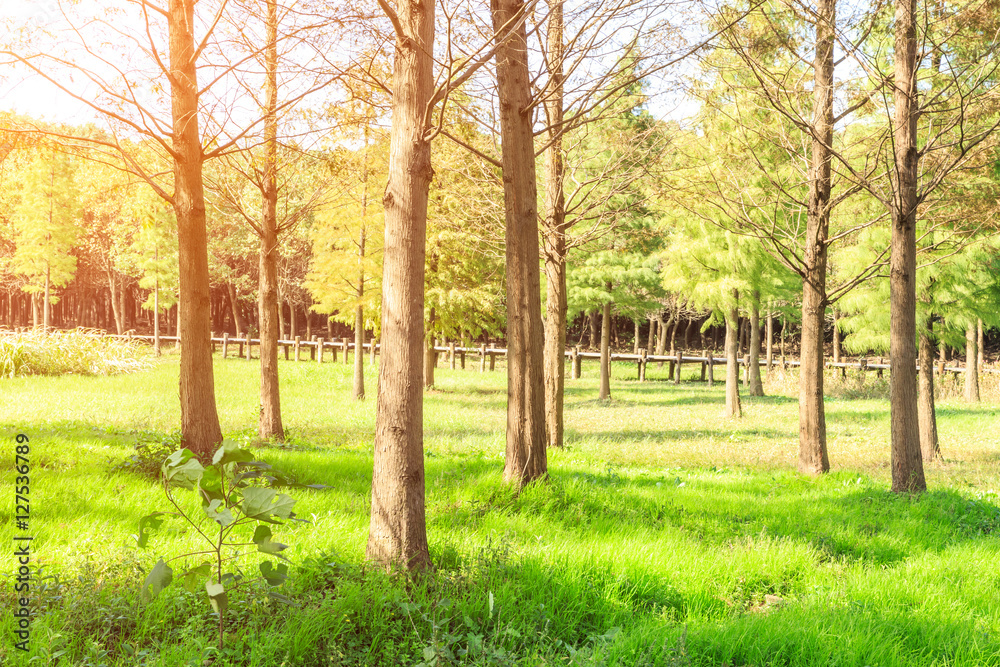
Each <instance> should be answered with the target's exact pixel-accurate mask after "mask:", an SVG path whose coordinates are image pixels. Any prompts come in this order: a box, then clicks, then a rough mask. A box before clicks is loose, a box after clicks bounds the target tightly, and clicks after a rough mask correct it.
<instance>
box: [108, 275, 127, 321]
mask: <svg viewBox="0 0 1000 667" xmlns="http://www.w3.org/2000/svg"><path fill="white" fill-rule="evenodd" d="M108 289H109V290H110V292H109V293H110V294H111V313H112V314H113V315H114V320H115V333H117V334H118V335H119V336H121V335H122V334H123V333H125V329H124V327H123V326H122V313H121V310H120V309H119V307H118V303H119V300H118V287H117V285H115V275H114V272H113V271H111V270H108Z"/></svg>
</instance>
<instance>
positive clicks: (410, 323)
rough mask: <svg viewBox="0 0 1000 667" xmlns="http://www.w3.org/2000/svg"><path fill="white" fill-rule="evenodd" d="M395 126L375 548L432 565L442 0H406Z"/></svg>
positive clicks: (401, 3)
mask: <svg viewBox="0 0 1000 667" xmlns="http://www.w3.org/2000/svg"><path fill="white" fill-rule="evenodd" d="M396 13H397V17H396V23H397V25H398V29H400V30H402V31H403V34H397V35H396V52H395V63H394V67H393V85H392V90H393V96H392V130H391V139H390V147H389V181H388V184H387V186H386V189H385V195H384V197H383V199H382V204H383V207H384V209H385V249H384V251H383V263H382V266H383V268H382V285H383V287H382V363H381V364H380V365H379V383H378V398H377V400H376V412H375V460H374V469H373V472H372V510H371V524H370V529H369V533H368V547H367V550H366V555H367V558H368V559H369V560H372V561H375V562H377V563H379V564H381V565H383V566H385V567H392V566H397V567H402V568H405V569H410V570H412V569H423V568H426V567H429V566H430V553H429V551H428V548H427V527H426V523H425V513H424V443H423V439H424V438H423V435H424V434H423V398H424V395H423V389H422V388H421V386H420V381H419V378H420V376H421V371H422V369H421V361H422V359H423V352H424V350H423V347H424V260H425V256H426V248H427V198H428V189H429V187H430V182H431V178H432V177H433V173H434V172H433V169H432V168H431V146H430V143H429V142H428V140H427V134H426V133H427V125H426V117H427V116H428V113H427V112H428V109H427V105H428V104H429V103H430V100H431V96H432V94H433V90H434V71H433V63H434V3H432V2H417V1H416V0H397V2H396Z"/></svg>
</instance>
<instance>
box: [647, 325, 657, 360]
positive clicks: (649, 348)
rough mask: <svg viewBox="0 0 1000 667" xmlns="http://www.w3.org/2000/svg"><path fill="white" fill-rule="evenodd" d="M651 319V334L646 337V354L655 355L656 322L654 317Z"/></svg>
mask: <svg viewBox="0 0 1000 667" xmlns="http://www.w3.org/2000/svg"><path fill="white" fill-rule="evenodd" d="M648 319H649V333H648V334H647V335H646V352H647V353H648V354H652V353H653V341H654V340H656V338H655V336H656V320H654V319H653V318H652V317H650V318H648Z"/></svg>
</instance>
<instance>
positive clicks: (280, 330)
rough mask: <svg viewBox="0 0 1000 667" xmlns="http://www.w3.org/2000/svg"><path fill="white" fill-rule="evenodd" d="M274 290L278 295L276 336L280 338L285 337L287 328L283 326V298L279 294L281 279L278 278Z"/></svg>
mask: <svg viewBox="0 0 1000 667" xmlns="http://www.w3.org/2000/svg"><path fill="white" fill-rule="evenodd" d="M275 291H276V292H277V295H278V336H279V337H280V338H282V339H284V338H285V335H286V332H287V331H288V329H287V328H286V326H285V298H284V296H282V294H281V279H280V278H279V279H278V284H277V286H276V287H275Z"/></svg>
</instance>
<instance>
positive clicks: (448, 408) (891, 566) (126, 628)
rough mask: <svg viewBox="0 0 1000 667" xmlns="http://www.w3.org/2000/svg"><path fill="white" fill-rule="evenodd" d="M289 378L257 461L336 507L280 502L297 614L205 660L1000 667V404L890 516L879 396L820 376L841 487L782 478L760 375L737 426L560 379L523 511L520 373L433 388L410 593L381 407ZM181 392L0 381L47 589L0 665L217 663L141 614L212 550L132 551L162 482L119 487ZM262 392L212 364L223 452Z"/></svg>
mask: <svg viewBox="0 0 1000 667" xmlns="http://www.w3.org/2000/svg"><path fill="white" fill-rule="evenodd" d="M475 366H476V365H475V364H473V367H475ZM280 370H281V374H282V384H283V387H282V392H283V393H282V402H283V411H284V417H285V423H286V426H287V427H288V431H289V434H290V436H291V437H290V440H289V444H288V445H287V446H284V447H266V448H262V449H261V450H260V451H259V455H260V457H261V458H262V459H264V460H266V461H268V462H269V463H270V464H272V465H273V466H274V467H275V469H277V470H279V471H281V472H282V473H283V474H285V475H287V476H289V477H292V478H294V479H295V480H297V481H298V482H301V483H304V484H313V483H318V484H325V485H329V486H330V487H331V488H329V489H326V490H320V491H315V490H307V489H298V488H294V489H290V490H288V491H287V492H288V493H289V494H290V495H292V496H293V497H295V498H296V499H297V500H298V503H297V505H296V511H297V512H298V514H299V516H300V517H303V518H306V519H309V523H296V524H288V525H284V526H276V527H275V536H276V539H279V540H281V541H283V542H286V543H288V544H290V545H291V549H289V551H288V552H286V553H290V557H291V559H292V561H293V563H294V565H293V567H292V568H291V574H292V576H291V578H290V580H289V582H288V584H286V589H287V590H286V591H285V593H286V594H287V595H289V596H290V597H291V598H292V599H293V601H294V602H295V605H296V606H287V605H283V604H280V603H277V602H273V601H271V600H269V599H267V597H266V596H265V594H264V591H262V590H260V589H259V588H252V589H248V590H246V591H244V592H240V593H238V594H237V595H236V596H235V597H234V598H233V599H231V600H230V609H229V611H228V612H227V618H228V623H229V624H230V626H231V628H232V629H231V632H230V634H229V635H228V636H227V647H228V648H229V652H228V653H227V655H226V656H224V657H223V658H222V659H220V660H219V661H217V662H216V664H231V665H259V666H272V665H273V666H275V667H278V666H281V665H287V666H289V667H291V666H296V665H309V666H312V665H315V666H319V665H361V664H366V665H367V664H371V665H385V666H390V665H418V664H422V665H427V666H430V665H450V664H479V665H719V666H721V665H728V666H732V667H736V666H741V665H845V666H846V665H857V666H859V667H862V666H864V665H871V666H873V667H874V666H880V667H888V666H890V665H899V666H911V665H942V666H943V665H1000V569H998V567H997V563H998V562H1000V538H998V536H997V535H998V532H1000V530H998V529H1000V510H998V507H997V503H998V498H997V489H1000V415H998V406H997V404H996V403H990V402H986V403H983V404H981V405H978V406H968V405H965V404H963V403H962V402H961V401H959V400H958V399H955V398H948V397H945V398H943V399H942V401H941V404H940V412H939V415H938V420H939V421H938V424H939V431H940V434H941V440H942V452H943V460H942V461H941V462H939V463H934V464H932V465H930V466H928V467H927V477H928V486H929V488H930V489H931V490H930V491H929V492H928V493H926V494H924V495H923V496H920V497H906V496H902V497H898V496H893V495H892V494H890V493H888V492H887V488H888V484H889V480H888V476H889V470H888V459H889V447H888V402H887V400H886V398H885V394H886V387H885V385H884V383H879V382H877V381H876V380H875V378H874V377H871V378H869V379H868V380H867V384H865V385H861V384H859V383H858V381H857V380H856V379H854V378H849V379H848V380H846V381H844V382H841V381H839V380H834V379H833V377H832V376H831V380H830V383H831V384H832V386H831V387H830V393H831V396H832V397H831V398H830V399H829V401H828V403H827V426H828V441H829V449H830V460H831V464H832V466H833V471H832V472H831V473H830V474H829V475H827V476H825V477H823V478H822V479H808V478H804V477H801V476H799V475H797V474H796V473H795V472H794V466H795V462H796V460H797V451H796V448H797V414H798V410H797V405H798V404H797V400H796V399H795V398H794V397H793V396H794V387H793V380H792V379H791V378H780V377H774V378H769V381H768V386H769V391H770V392H771V393H773V395H772V396H769V397H766V398H759V399H751V398H744V407H745V416H744V417H743V419H741V420H736V421H732V420H727V419H724V418H723V417H722V416H721V412H722V407H723V402H724V396H723V390H722V386H721V384H718V383H717V384H716V386H715V387H714V388H711V389H709V388H708V387H706V386H704V385H703V384H701V383H696V382H685V383H683V384H682V385H680V386H675V385H674V384H672V383H668V382H666V381H664V380H663V378H662V376H663V375H665V369H663V370H657V369H654V368H651V369H650V376H651V377H652V378H653V379H654V381H651V382H647V383H644V384H639V383H637V382H635V380H634V379H633V378H634V368H633V367H632V366H630V365H624V364H623V365H621V366H616V368H615V369H614V371H615V382H614V383H613V385H612V393H613V400H612V401H611V402H610V403H608V404H601V403H599V402H598V401H597V400H596V397H597V382H596V377H595V372H596V364H589V365H585V366H584V370H585V375H584V378H583V379H582V380H578V381H570V382H569V383H568V384H569V387H568V389H567V406H566V429H567V437H566V441H567V447H566V448H565V449H564V450H562V451H552V452H550V453H549V468H550V473H551V479H550V480H549V481H548V482H547V483H545V484H540V485H536V486H532V487H529V488H527V489H525V490H524V491H522V492H521V493H520V494H514V493H513V492H512V491H511V490H510V489H508V488H505V487H504V486H503V485H502V484H501V480H500V474H501V470H502V466H503V450H504V433H503V427H504V424H505V409H504V404H505V387H506V379H505V374H504V373H503V372H500V370H499V368H498V372H495V373H485V374H481V373H478V372H476V371H475V370H469V371H450V370H445V369H438V371H437V376H436V379H437V388H436V389H435V390H434V391H430V392H428V393H427V395H426V396H427V400H426V407H425V449H426V462H427V471H426V478H427V512H428V533H429V541H430V546H431V554H432V558H433V559H434V562H435V565H436V569H435V572H434V573H433V574H430V575H427V576H424V577H421V578H419V579H414V580H406V579H404V578H400V577H392V576H388V575H385V574H383V573H381V572H379V571H377V570H373V569H370V568H368V567H366V566H365V564H364V560H363V555H364V546H365V541H366V539H367V525H368V512H369V497H370V479H371V469H372V455H371V451H370V450H371V438H372V432H373V429H374V404H375V401H374V400H373V399H369V400H368V401H367V402H364V403H361V404H357V403H354V402H352V401H351V400H350V398H349V395H350V373H349V367H347V366H344V365H342V364H323V365H319V364H316V363H298V364H295V363H293V362H282V364H281V369H280ZM657 374H659V375H660V376H661V377H660V378H659V381H656V379H657ZM176 378H177V362H176V358H175V357H168V358H166V359H165V360H164V361H163V362H162V363H160V364H158V365H156V367H154V368H153V369H152V370H148V371H143V372H141V373H139V374H135V375H128V376H115V377H78V376H62V377H32V378H15V379H5V380H0V440H2V442H3V443H4V444H3V457H4V460H3V463H2V465H0V474H2V476H3V478H2V482H0V489H2V495H3V499H2V501H0V502H2V505H0V506H2V507H3V511H2V512H0V542H2V544H3V549H4V550H5V552H6V553H8V554H10V553H11V552H12V551H13V548H12V547H11V546H10V545H12V543H13V542H12V537H13V535H14V534H15V533H14V525H13V520H12V516H11V515H12V509H13V495H14V486H13V481H14V476H15V472H14V470H13V465H12V464H13V435H14V434H15V433H18V432H24V433H27V434H28V435H29V436H30V437H31V447H32V450H31V465H32V476H31V498H32V508H31V509H32V514H31V534H32V536H33V537H34V538H35V539H34V542H33V546H32V549H33V553H34V557H35V561H34V563H35V564H36V565H37V566H38V571H37V580H36V582H35V586H36V588H35V590H34V591H33V600H32V605H33V612H34V614H35V620H34V622H33V625H32V639H31V651H30V652H29V653H27V654H25V653H22V652H20V651H15V650H14V648H13V646H14V643H15V641H16V639H15V638H14V635H13V631H14V629H15V627H14V623H13V618H12V616H11V614H10V613H7V612H6V611H5V612H4V614H3V616H2V617H0V664H3V665H8V664H9V665H26V664H39V665H57V664H58V665H123V666H124V665H200V664H202V660H203V659H204V657H205V656H206V655H208V653H209V652H210V649H209V647H210V646H211V645H212V644H213V641H214V635H213V627H214V614H213V612H212V611H211V609H210V608H209V606H208V604H207V600H206V596H205V594H204V592H203V591H199V592H188V591H186V590H185V589H184V588H183V587H181V586H178V585H174V586H171V587H170V588H168V589H166V590H165V591H164V593H162V594H161V595H160V597H159V598H157V599H156V600H155V601H153V602H150V603H148V604H146V603H143V602H141V601H140V598H139V596H138V593H137V591H138V588H139V585H140V583H141V582H142V579H143V578H144V576H145V575H144V572H145V571H147V570H148V569H149V568H150V566H151V565H152V564H153V563H154V562H155V561H156V559H157V558H158V557H159V556H161V555H173V554H178V553H182V552H184V551H186V550H190V549H191V548H194V547H195V546H196V544H197V542H196V540H195V536H194V535H193V534H190V533H187V532H183V531H180V530H177V531H173V532H171V531H161V532H160V533H159V534H158V535H157V536H156V537H155V538H154V539H153V540H152V541H151V544H150V547H149V548H148V549H147V550H144V551H143V550H138V549H136V548H135V540H134V539H133V538H132V537H131V535H132V534H134V533H136V532H137V522H138V519H139V517H141V516H143V515H145V514H148V513H149V512H151V511H153V510H158V509H160V510H162V509H168V507H167V504H166V501H165V499H164V497H163V494H162V490H161V488H160V487H159V486H158V484H157V482H156V481H155V480H154V479H153V478H151V477H149V476H145V475H143V474H142V473H141V472H140V471H135V470H128V469H122V467H121V464H122V463H123V462H125V461H127V460H128V459H129V457H130V456H132V455H133V454H135V452H136V449H135V446H136V444H137V443H155V442H162V441H168V442H169V441H170V440H171V439H175V438H176V437H177V435H176V427H177V424H178V423H179V406H178V400H177V380H176ZM692 379H693V376H692ZM374 380H375V378H374V375H373V374H372V373H369V376H368V383H369V393H370V395H371V396H374ZM256 387H257V369H256V364H249V363H247V362H245V361H239V360H229V361H226V362H222V361H221V360H217V362H216V389H217V395H218V403H219V411H220V418H221V420H222V426H223V430H224V432H225V433H226V435H227V437H229V438H232V439H235V440H237V441H244V442H247V443H250V442H252V439H253V433H254V430H255V429H254V427H255V420H256V410H257V398H256ZM782 392H783V393H782ZM945 393H947V390H946V392H945ZM175 525H176V526H177V527H180V524H175ZM255 562H256V560H254V561H252V562H251V563H250V564H251V565H252V564H253V563H255ZM0 564H2V565H0V575H2V576H3V577H4V578H3V580H2V581H3V587H2V592H0V607H2V608H3V609H4V610H8V609H11V610H12V609H13V608H14V604H15V596H14V594H13V578H12V577H11V576H10V573H12V572H13V571H14V569H15V564H14V560H13V559H12V558H11V557H10V556H7V557H4V558H2V559H0Z"/></svg>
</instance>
